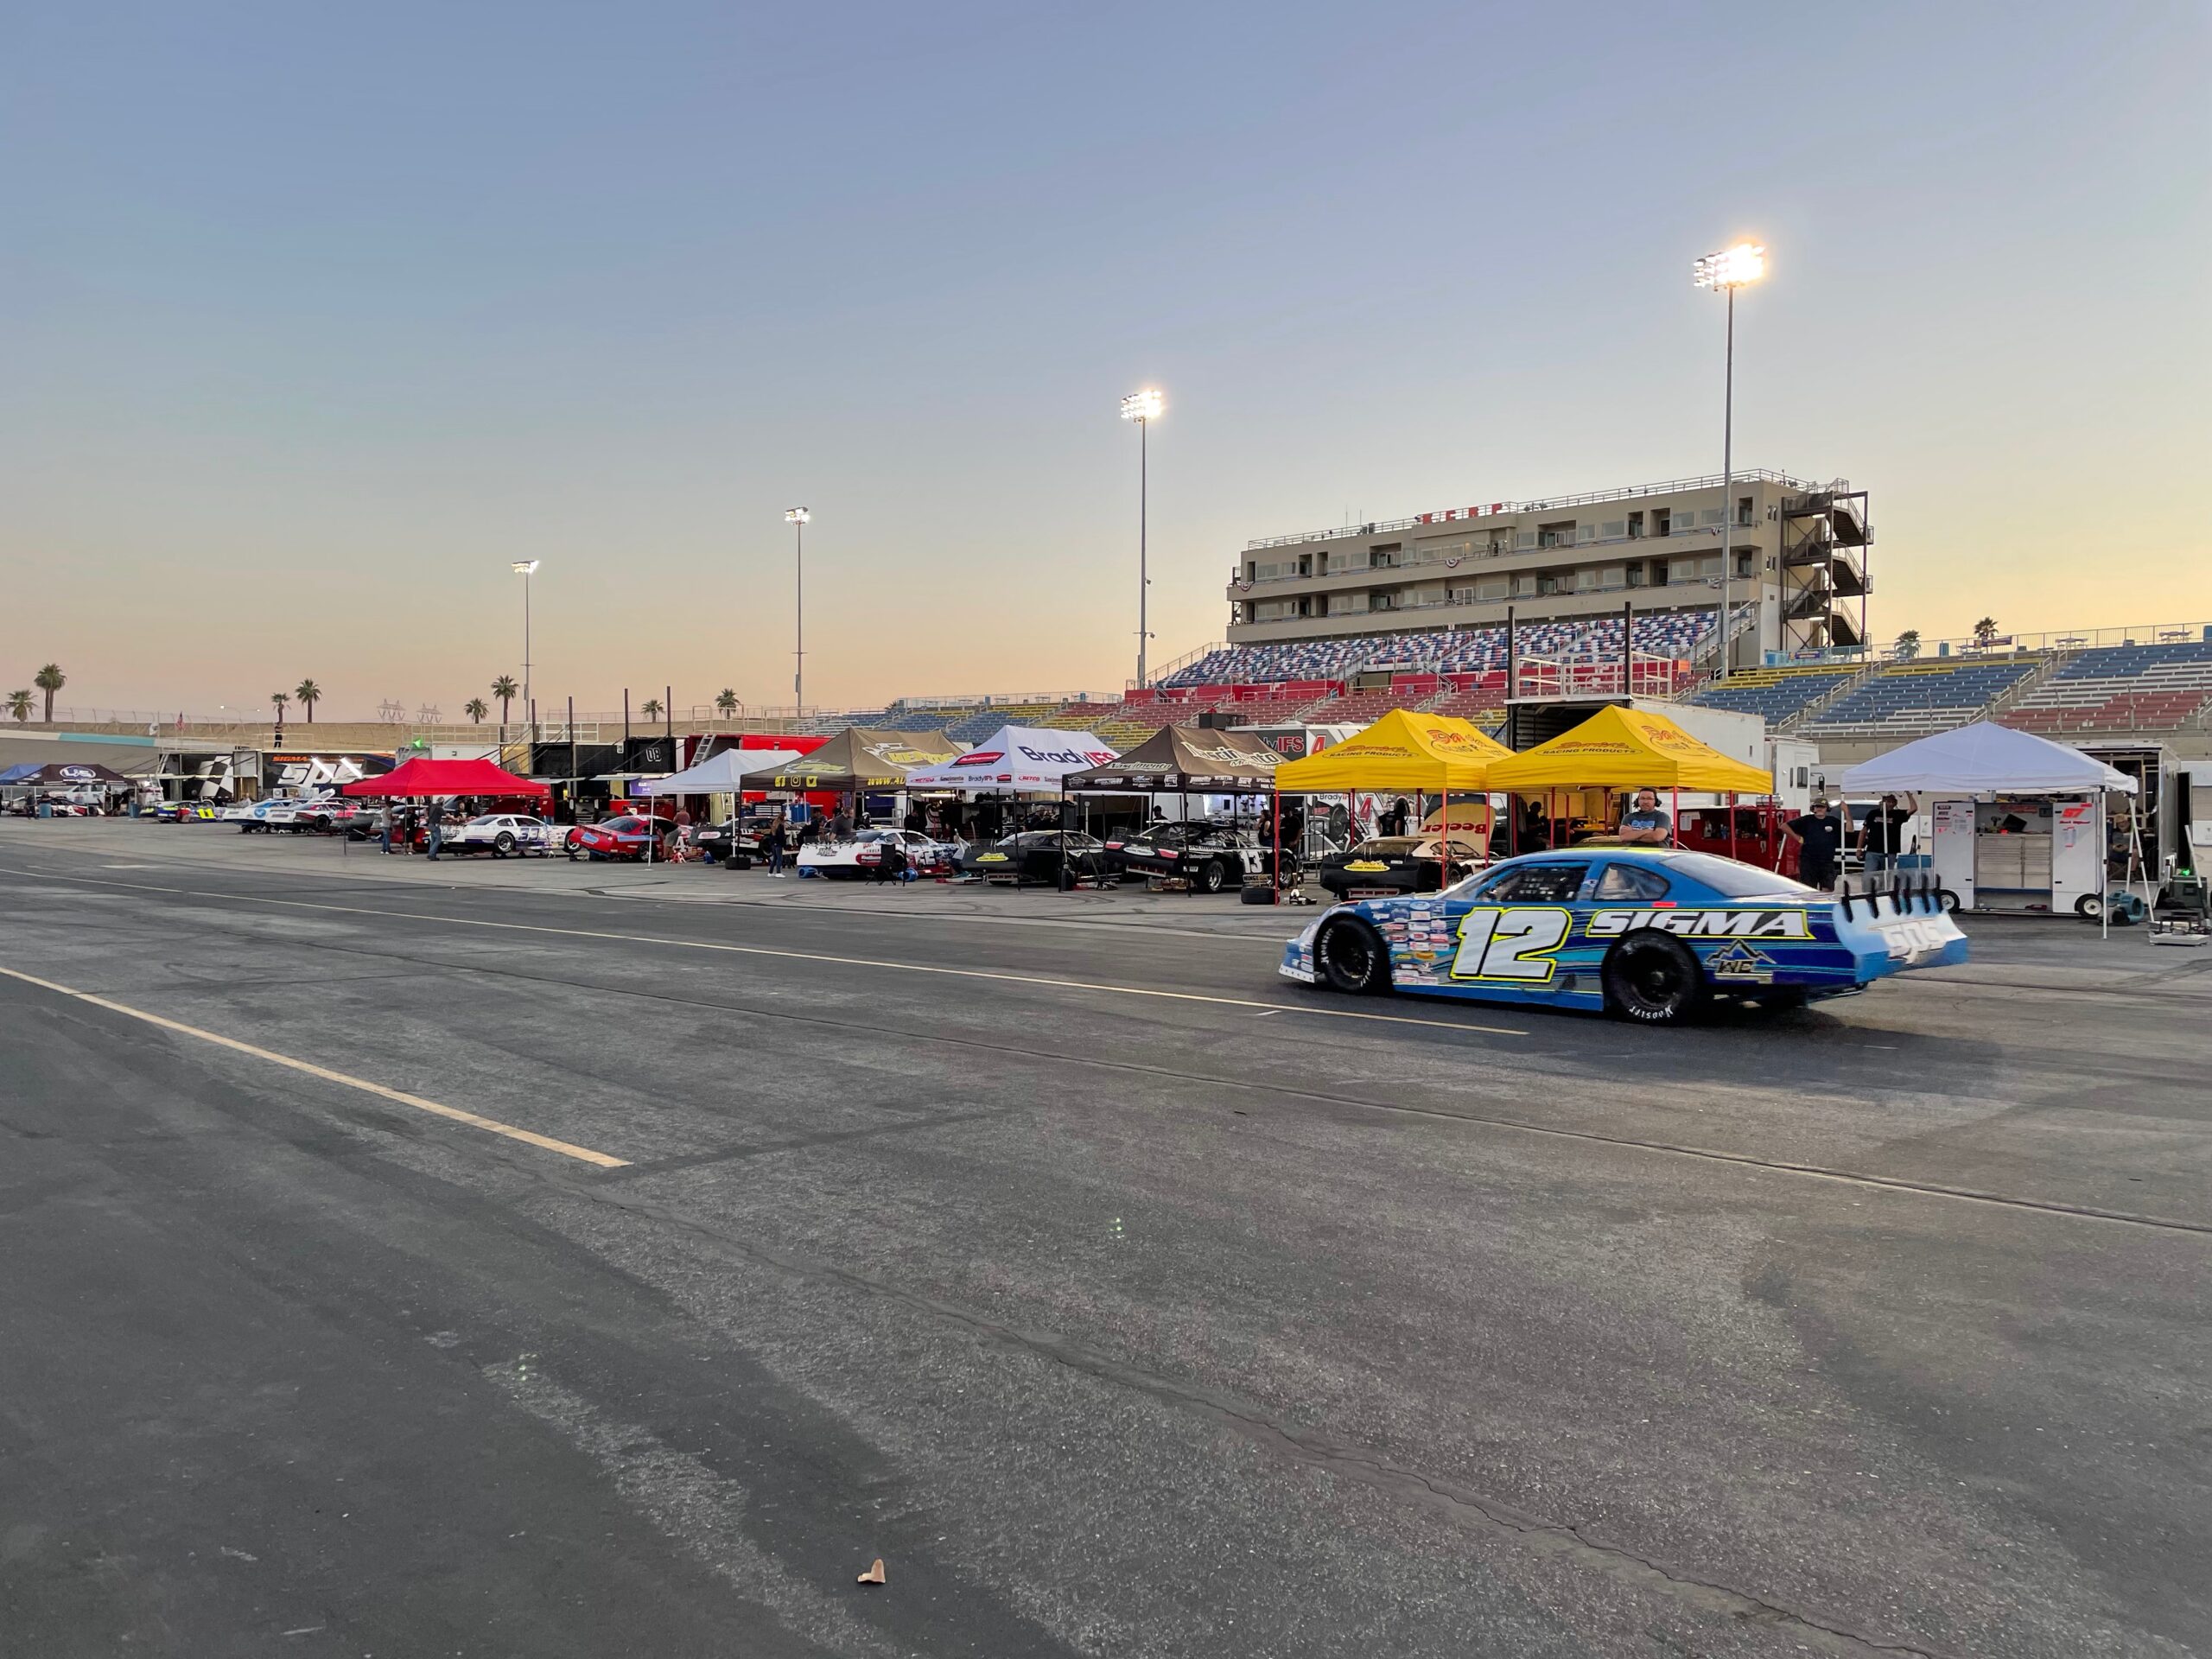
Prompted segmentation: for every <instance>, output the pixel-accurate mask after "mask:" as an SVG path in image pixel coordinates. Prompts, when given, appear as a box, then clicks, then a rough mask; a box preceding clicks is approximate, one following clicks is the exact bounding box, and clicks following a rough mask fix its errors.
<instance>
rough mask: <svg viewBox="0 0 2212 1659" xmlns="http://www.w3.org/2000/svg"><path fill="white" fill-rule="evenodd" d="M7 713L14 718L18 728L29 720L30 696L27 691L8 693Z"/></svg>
mask: <svg viewBox="0 0 2212 1659" xmlns="http://www.w3.org/2000/svg"><path fill="white" fill-rule="evenodd" d="M8 712H9V713H10V714H11V715H14V716H15V717H16V725H18V726H20V725H22V723H23V722H24V721H27V720H29V718H30V717H31V694H30V693H29V691H10V693H9V694H8Z"/></svg>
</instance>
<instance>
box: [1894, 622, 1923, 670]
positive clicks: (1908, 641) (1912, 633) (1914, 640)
mask: <svg viewBox="0 0 2212 1659" xmlns="http://www.w3.org/2000/svg"><path fill="white" fill-rule="evenodd" d="M1919 655H1920V630H1919V629H1918V628H1907V629H1906V630H1905V631H1904V632H1903V633H1901V634H1899V635H1897V661H1899V662H1901V663H1909V662H1910V661H1911V660H1912V659H1913V658H1916V657H1917V656H1919Z"/></svg>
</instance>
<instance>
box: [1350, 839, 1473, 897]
mask: <svg viewBox="0 0 2212 1659" xmlns="http://www.w3.org/2000/svg"><path fill="white" fill-rule="evenodd" d="M1444 857H1445V849H1444V848H1443V845H1442V842H1441V838H1440V837H1439V836H1374V837H1371V838H1370V839H1369V840H1366V841H1363V842H1357V843H1356V844H1354V845H1353V846H1352V847H1351V848H1350V849H1348V850H1346V851H1344V852H1341V853H1332V854H1331V855H1329V856H1328V857H1326V858H1323V859H1317V860H1315V861H1314V863H1313V879H1314V880H1315V881H1317V882H1319V884H1320V886H1321V887H1324V888H1325V889H1326V890H1327V891H1328V892H1330V893H1333V894H1334V895H1335V896H1336V897H1338V898H1339V899H1395V898H1396V897H1397V896H1398V895H1399V894H1400V893H1434V892H1436V891H1438V890H1439V889H1440V888H1441V887H1446V886H1448V885H1449V882H1447V880H1446V868H1445V865H1444V863H1443V859H1444ZM1450 857H1451V869H1450V880H1451V881H1458V880H1461V879H1462V878H1464V877H1465V876H1466V875H1467V874H1470V873H1471V872H1472V871H1473V870H1475V869H1476V868H1478V867H1480V866H1481V865H1482V864H1483V863H1484V861H1485V860H1486V857H1487V855H1486V854H1485V853H1484V850H1483V849H1482V848H1480V847H1478V846H1477V845H1475V844H1474V843H1473V842H1467V841H1462V840H1459V838H1458V837H1457V836H1454V837H1453V839H1452V846H1451V850H1450Z"/></svg>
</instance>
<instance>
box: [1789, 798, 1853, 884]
mask: <svg viewBox="0 0 2212 1659" xmlns="http://www.w3.org/2000/svg"><path fill="white" fill-rule="evenodd" d="M1782 833H1783V835H1785V836H1789V839H1790V840H1792V841H1794V842H1796V843H1797V879H1798V880H1800V881H1802V882H1803V883H1804V884H1805V885H1806V886H1807V887H1818V888H1820V889H1821V891H1822V892H1823V893H1826V892H1828V891H1830V890H1832V889H1833V888H1834V886H1835V855H1836V849H1838V848H1840V846H1841V845H1842V844H1843V825H1842V824H1841V823H1839V822H1837V820H1836V817H1835V816H1834V814H1833V813H1832V812H1830V811H1829V810H1828V804H1827V802H1826V801H1824V800H1822V799H1821V798H1819V797H1818V796H1815V797H1814V798H1813V806H1812V810H1810V811H1808V812H1807V813H1805V814H1803V815H1802V817H1795V818H1792V819H1790V820H1789V823H1785V824H1783V826H1782Z"/></svg>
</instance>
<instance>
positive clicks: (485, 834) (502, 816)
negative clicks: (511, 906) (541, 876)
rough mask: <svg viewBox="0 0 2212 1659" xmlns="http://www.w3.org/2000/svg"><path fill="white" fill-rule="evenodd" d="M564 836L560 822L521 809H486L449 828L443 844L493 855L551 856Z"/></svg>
mask: <svg viewBox="0 0 2212 1659" xmlns="http://www.w3.org/2000/svg"><path fill="white" fill-rule="evenodd" d="M564 838H565V834H564V831H563V829H562V827H561V826H560V825H559V824H557V823H547V822H546V821H545V820H544V819H543V818H533V817H529V816H528V815H526V814H524V813H520V812H487V813H486V814H485V815H484V816H483V817H477V818H471V819H469V820H468V822H467V823H458V824H454V825H452V826H450V827H449V828H448V829H447V830H446V833H445V839H444V840H443V841H442V842H441V843H440V845H441V846H442V848H443V849H444V850H445V851H447V852H448V853H489V854H491V855H492V856H493V857H494V858H505V857H507V856H508V855H510V854H527V853H537V854H538V855H541V856H543V857H550V856H551V855H552V852H553V849H555V848H556V847H557V846H559V845H561V843H562V842H563V839H564Z"/></svg>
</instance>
